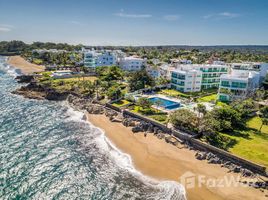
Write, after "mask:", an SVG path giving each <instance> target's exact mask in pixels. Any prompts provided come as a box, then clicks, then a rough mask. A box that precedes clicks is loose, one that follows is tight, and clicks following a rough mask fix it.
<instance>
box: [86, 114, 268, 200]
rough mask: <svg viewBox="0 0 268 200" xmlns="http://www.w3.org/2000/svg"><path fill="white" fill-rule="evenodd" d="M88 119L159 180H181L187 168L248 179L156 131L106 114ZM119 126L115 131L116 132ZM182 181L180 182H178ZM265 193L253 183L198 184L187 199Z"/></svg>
mask: <svg viewBox="0 0 268 200" xmlns="http://www.w3.org/2000/svg"><path fill="white" fill-rule="evenodd" d="M86 116H87V120H88V121H89V122H90V123H91V124H93V125H94V126H96V127H98V128H100V129H102V130H103V131H104V133H105V136H106V137H107V138H108V139H109V140H110V141H111V142H112V143H113V144H114V145H115V146H116V147H117V148H118V149H120V150H121V151H122V152H124V153H127V154H128V155H130V156H131V159H132V161H133V165H134V167H135V168H136V169H137V170H138V171H140V172H141V173H142V174H144V175H146V176H149V177H152V178H153V179H156V180H159V181H166V180H170V181H176V182H178V181H179V177H180V176H182V175H183V174H184V173H186V172H191V173H193V174H196V175H203V176H205V177H206V178H208V179H209V178H211V179H217V178H219V179H224V177H227V178H230V179H231V177H235V178H237V179H239V180H240V181H243V180H248V179H247V178H245V177H241V176H240V175H239V174H236V173H233V172H231V173H229V172H228V169H225V168H222V167H220V166H219V165H213V164H208V163H207V162H206V161H204V160H202V161H200V160H197V159H196V158H195V151H191V150H189V149H187V148H184V147H183V145H179V146H178V147H176V146H173V145H170V144H168V143H166V142H165V141H164V140H160V139H158V138H157V137H155V136H154V135H153V134H147V136H146V137H145V136H144V133H132V131H131V128H129V127H125V126H123V125H122V124H121V123H118V122H111V121H110V120H109V119H108V118H107V117H106V116H105V115H99V114H89V113H87V114H86ZM115 130H116V132H115ZM178 183H179V182H178ZM265 195H266V193H265V192H261V191H260V190H257V189H254V188H252V187H249V186H248V187H242V186H239V187H228V186H226V187H207V186H206V185H204V184H203V185H202V186H201V187H195V188H194V189H193V188H190V189H187V188H186V196H187V199H190V200H192V199H193V200H197V199H204V200H205V199H215V200H217V199H230V200H231V199H232V200H234V199H242V198H243V199H263V198H265Z"/></svg>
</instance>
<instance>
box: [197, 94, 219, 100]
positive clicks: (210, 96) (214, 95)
mask: <svg viewBox="0 0 268 200" xmlns="http://www.w3.org/2000/svg"><path fill="white" fill-rule="evenodd" d="M216 100H217V94H211V95H208V96H204V97H200V98H198V99H197V101H198V102H215V101H216Z"/></svg>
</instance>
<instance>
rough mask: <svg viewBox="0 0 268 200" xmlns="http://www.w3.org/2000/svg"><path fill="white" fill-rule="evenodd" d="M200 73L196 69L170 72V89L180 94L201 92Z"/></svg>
mask: <svg viewBox="0 0 268 200" xmlns="http://www.w3.org/2000/svg"><path fill="white" fill-rule="evenodd" d="M201 82H202V72H201V71H200V70H196V69H184V70H178V69H176V70H174V71H172V72H171V88H173V89H176V90H178V91H181V92H198V91H200V90H201Z"/></svg>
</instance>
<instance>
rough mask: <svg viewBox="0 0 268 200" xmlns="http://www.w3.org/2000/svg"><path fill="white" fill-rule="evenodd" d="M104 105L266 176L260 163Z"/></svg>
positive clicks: (134, 114) (136, 115)
mask: <svg viewBox="0 0 268 200" xmlns="http://www.w3.org/2000/svg"><path fill="white" fill-rule="evenodd" d="M106 107H108V108H111V109H113V110H115V111H118V112H122V113H123V116H126V115H127V116H131V117H134V118H138V119H140V120H143V121H145V122H148V123H151V124H153V125H154V126H156V127H158V128H159V129H161V130H162V131H164V132H165V133H168V134H171V133H172V134H173V135H174V136H175V137H177V138H179V139H181V140H184V141H187V142H189V143H190V144H191V145H192V146H193V147H195V148H196V149H198V150H201V151H209V152H212V153H214V154H216V155H217V156H219V157H222V158H224V159H226V160H229V161H232V162H233V163H235V164H238V165H240V166H242V167H245V168H247V169H250V170H251V171H253V172H257V173H260V174H262V175H265V176H267V173H266V167H264V166H262V165H258V164H256V163H253V162H251V161H248V160H246V159H244V158H240V157H238V156H235V155H233V154H231V153H229V152H227V151H224V150H222V149H219V148H217V147H214V146H212V145H209V144H207V143H204V142H201V141H200V140H198V139H195V138H194V137H193V136H191V135H189V134H186V133H183V132H180V131H178V130H171V129H170V128H168V127H166V126H165V125H163V124H161V123H159V122H157V121H154V120H152V119H149V118H147V117H144V116H142V115H139V114H136V113H133V112H130V111H127V110H121V109H120V108H118V107H116V106H113V105H112V104H109V103H107V104H106Z"/></svg>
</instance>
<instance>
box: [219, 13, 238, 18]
mask: <svg viewBox="0 0 268 200" xmlns="http://www.w3.org/2000/svg"><path fill="white" fill-rule="evenodd" d="M219 16H223V17H227V18H235V17H239V16H240V14H237V13H230V12H223V13H219Z"/></svg>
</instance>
